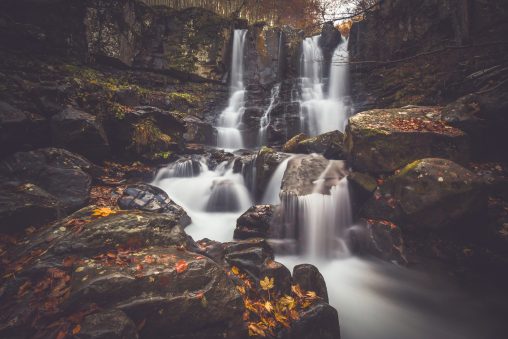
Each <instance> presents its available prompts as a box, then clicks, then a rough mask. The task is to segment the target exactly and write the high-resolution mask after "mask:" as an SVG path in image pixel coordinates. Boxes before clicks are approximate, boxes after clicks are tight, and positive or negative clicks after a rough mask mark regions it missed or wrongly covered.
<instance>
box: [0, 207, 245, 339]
mask: <svg viewBox="0 0 508 339" xmlns="http://www.w3.org/2000/svg"><path fill="white" fill-rule="evenodd" d="M93 210H94V207H93V206H91V207H88V208H85V209H82V210H80V211H78V212H76V213H74V214H73V215H72V216H70V217H68V218H66V219H64V220H61V221H59V222H57V223H55V224H53V225H52V226H51V227H49V228H48V229H46V230H43V231H42V232H39V233H36V234H34V235H33V236H32V237H31V238H30V241H29V246H19V247H18V248H16V249H13V251H12V253H10V258H12V259H13V262H14V263H17V262H19V260H20V259H21V260H22V262H23V270H21V271H19V272H18V274H17V276H18V277H19V279H12V280H10V281H9V282H8V284H7V285H8V286H6V289H5V290H4V294H3V296H2V297H3V298H5V299H3V300H17V302H16V303H11V302H8V303H3V304H2V305H1V306H0V308H1V310H2V313H1V315H0V321H1V323H2V324H8V325H6V326H3V327H1V328H0V335H1V336H4V335H5V334H6V333H9V331H12V330H13V329H16V328H22V327H23V326H24V327H25V328H31V326H36V325H37V324H35V323H32V322H31V321H28V320H27V319H30V318H29V317H28V315H29V314H30V312H32V310H33V309H32V308H29V307H27V306H26V303H27V302H30V300H33V297H34V295H33V293H34V291H33V290H28V291H27V292H26V293H24V294H23V295H22V297H23V298H21V299H17V298H18V291H19V288H20V286H21V285H23V284H25V283H26V282H27V281H28V282H29V283H31V284H33V285H36V284H38V283H39V279H41V278H43V277H44V276H45V275H47V274H50V277H52V279H55V280H53V281H54V282H55V284H56V282H57V281H58V283H59V284H61V285H58V286H59V287H58V288H63V289H64V291H65V293H62V294H58V297H55V299H51V302H52V303H56V305H55V306H57V308H56V309H55V310H54V311H53V310H50V311H49V312H48V311H47V310H46V309H44V308H38V307H42V306H41V304H38V303H36V304H34V305H33V307H35V308H37V309H38V310H39V311H40V313H38V314H39V315H40V317H39V318H38V319H37V320H36V322H39V321H45V320H48V318H47V317H48V316H50V317H51V318H50V319H52V320H51V321H53V320H55V319H59V318H62V319H63V318H66V317H68V316H70V315H71V314H73V313H74V312H78V311H80V310H83V309H92V312H91V313H94V312H93V307H92V305H98V306H99V307H100V309H101V310H105V311H108V310H109V311H114V312H113V314H107V313H109V311H108V312H106V314H97V315H96V316H93V317H91V318H88V320H85V322H84V323H83V324H82V326H83V330H85V329H89V330H90V331H91V330H92V329H90V327H85V324H90V323H91V324H96V325H97V326H96V327H95V328H96V329H97V330H100V331H104V332H108V333H111V331H112V330H113V329H112V328H111V327H109V328H108V325H107V323H104V324H103V323H102V320H104V319H111V322H112V323H114V321H117V324H118V325H119V326H115V328H116V330H115V331H120V330H121V328H125V329H128V328H130V327H131V326H130V325H129V324H128V323H129V321H127V320H126V319H125V317H123V316H122V315H119V314H118V312H116V310H120V311H122V312H124V313H125V314H126V315H127V317H128V318H129V319H130V320H131V321H132V322H134V323H135V324H141V323H143V324H144V326H140V327H139V331H140V336H141V337H150V338H159V337H161V336H162V337H168V333H169V334H171V335H170V336H169V337H170V338H180V337H191V336H192V337H197V338H205V337H210V338H219V337H226V338H227V337H231V338H234V337H235V336H234V335H233V334H230V333H231V332H235V333H237V332H238V329H241V328H242V310H243V304H242V300H241V297H240V295H239V294H238V292H237V291H236V289H235V288H234V285H233V284H232V282H231V281H230V280H229V279H228V278H227V275H226V274H225V272H224V270H223V269H222V267H220V266H219V265H218V264H216V263H215V262H213V261H212V260H210V259H208V258H206V257H204V256H201V255H199V254H198V253H195V252H194V251H197V250H198V247H197V246H196V244H195V243H194V242H193V241H192V239H191V238H190V237H188V236H187V235H186V234H185V233H184V231H183V227H182V226H181V225H180V224H179V221H178V220H177V218H175V217H174V216H171V215H167V214H160V213H150V212H143V211H135V212H132V211H124V212H117V213H116V214H110V215H108V216H105V217H96V218H93V217H92V212H93ZM30 256H35V257H36V258H37V260H26V259H23V258H27V257H30ZM73 258H74V259H73ZM60 279H61V281H60ZM55 286H56V285H55ZM54 291H55V290H54V289H49V290H48V289H45V288H44V287H41V290H40V291H39V292H37V293H38V294H37V297H38V298H39V297H40V298H43V299H42V300H45V299H44V298H45V295H46V294H48V295H49V293H55V292H54ZM51 296H52V297H53V296H54V295H53V294H51ZM52 305H53V304H52ZM175 309H178V312H174V310H175ZM101 313H102V312H101ZM38 324H39V323H38ZM120 325H121V326H120ZM42 328H45V327H42ZM85 332H86V331H85ZM113 332H114V331H113ZM115 333H117V332H115ZM161 333H162V334H161Z"/></svg>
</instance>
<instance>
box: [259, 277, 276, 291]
mask: <svg viewBox="0 0 508 339" xmlns="http://www.w3.org/2000/svg"><path fill="white" fill-rule="evenodd" d="M259 284H260V285H261V288H262V289H263V290H265V291H268V290H271V289H272V288H273V286H274V284H275V282H274V279H273V278H268V277H265V278H264V279H263V280H261V281H260V282H259Z"/></svg>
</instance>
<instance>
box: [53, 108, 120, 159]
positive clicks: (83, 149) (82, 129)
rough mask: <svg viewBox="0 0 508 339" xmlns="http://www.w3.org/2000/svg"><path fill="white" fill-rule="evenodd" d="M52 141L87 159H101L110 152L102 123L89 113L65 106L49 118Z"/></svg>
mask: <svg viewBox="0 0 508 339" xmlns="http://www.w3.org/2000/svg"><path fill="white" fill-rule="evenodd" d="M51 135H52V138H53V143H54V144H55V145H56V146H58V147H63V148H65V149H68V150H70V151H73V152H76V153H79V154H82V155H84V156H86V157H87V158H88V159H92V160H97V161H99V160H103V159H105V158H106V157H108V156H109V154H110V149H109V142H108V138H107V136H106V133H105V132H104V128H103V127H102V124H100V123H99V121H98V120H97V118H96V117H95V116H93V115H91V114H89V113H86V112H83V111H80V110H78V109H76V108H73V107H67V108H66V109H64V110H63V111H62V112H60V113H59V114H57V115H54V116H53V117H52V118H51Z"/></svg>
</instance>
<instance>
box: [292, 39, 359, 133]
mask: <svg viewBox="0 0 508 339" xmlns="http://www.w3.org/2000/svg"><path fill="white" fill-rule="evenodd" d="M319 37H320V36H314V37H311V38H306V39H305V40H304V41H303V47H302V50H303V53H302V60H301V65H302V66H301V68H302V70H301V73H302V79H301V102H300V107H301V110H300V120H301V128H302V131H303V132H305V133H307V134H308V135H311V136H314V135H318V134H322V133H326V132H330V131H333V130H337V129H338V130H340V131H341V132H344V129H345V127H346V124H347V119H348V117H349V110H350V107H349V106H350V105H348V104H347V103H348V98H347V71H348V66H347V61H348V60H349V54H348V51H347V45H348V41H347V40H345V41H343V42H342V43H341V44H339V45H338V46H337V48H336V49H335V51H334V53H333V57H332V61H331V65H330V78H329V79H325V78H324V77H323V54H322V52H321V49H320V47H319ZM327 81H328V82H327ZM326 85H328V86H326ZM327 88H328V90H326V89H327Z"/></svg>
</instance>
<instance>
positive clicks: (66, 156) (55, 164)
mask: <svg viewBox="0 0 508 339" xmlns="http://www.w3.org/2000/svg"><path fill="white" fill-rule="evenodd" d="M97 171H98V169H97V167H95V166H94V165H93V164H91V163H90V162H89V161H88V160H86V159H85V158H83V157H81V156H79V155H77V154H74V153H71V152H69V151H66V150H63V149H59V148H42V149H38V150H35V151H30V152H19V153H16V154H13V155H12V156H10V157H8V158H6V159H4V160H3V161H2V162H0V175H2V176H5V177H7V178H9V179H10V180H12V181H15V182H18V183H32V184H35V185H37V186H39V187H40V188H42V189H43V190H45V191H46V192H48V193H49V194H51V195H53V196H54V197H55V198H57V199H58V201H60V203H61V205H62V207H63V208H64V209H65V210H66V211H67V212H72V211H75V210H77V209H78V208H80V207H83V206H84V205H85V204H86V203H87V201H88V199H89V193H90V188H91V183H92V177H91V175H90V174H89V173H93V172H97Z"/></svg>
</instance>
